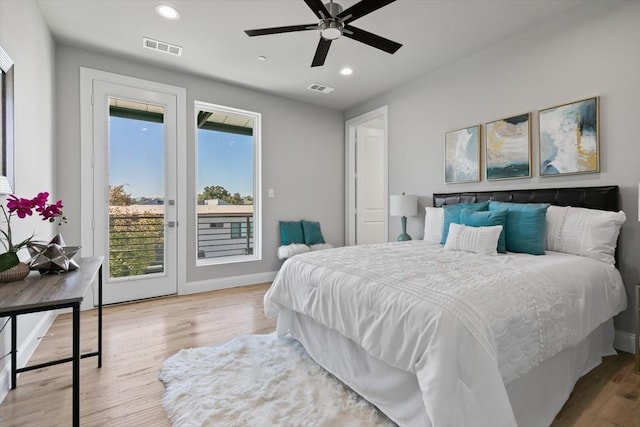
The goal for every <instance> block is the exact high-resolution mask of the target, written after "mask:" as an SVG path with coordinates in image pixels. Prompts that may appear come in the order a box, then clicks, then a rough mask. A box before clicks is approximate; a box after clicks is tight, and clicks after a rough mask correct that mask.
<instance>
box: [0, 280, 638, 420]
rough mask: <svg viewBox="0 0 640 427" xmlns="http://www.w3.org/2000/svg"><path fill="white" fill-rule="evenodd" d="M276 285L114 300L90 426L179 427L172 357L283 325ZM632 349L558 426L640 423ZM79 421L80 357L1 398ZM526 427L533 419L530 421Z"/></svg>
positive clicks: (586, 381)
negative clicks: (270, 312)
mask: <svg viewBox="0 0 640 427" xmlns="http://www.w3.org/2000/svg"><path fill="white" fill-rule="evenodd" d="M268 286H269V284H262V285H254V286H247V287H243V288H236V289H228V290H222V291H213V292H207V293H201V294H195V295H187V296H177V297H168V298H162V299H155V300H148V301H142V302H137V303H131V304H125V305H117V306H110V307H106V308H105V310H104V330H103V334H104V335H103V338H104V342H103V344H104V356H103V367H102V368H101V369H98V368H97V365H96V364H97V361H96V359H95V358H88V359H83V360H82V363H81V365H82V366H81V425H82V426H118V427H119V426H153V427H163V426H169V425H170V423H169V421H168V420H167V418H166V416H165V413H164V410H163V408H162V394H163V391H164V386H163V385H162V383H161V382H160V380H158V372H159V369H160V366H161V364H162V362H163V361H164V360H165V359H166V358H167V357H168V356H170V355H172V354H174V353H175V352H177V351H178V350H180V349H181V348H189V347H201V346H207V345H213V344H218V343H222V342H225V341H227V340H229V339H231V338H232V337H234V336H236V335H242V334H264V333H269V332H272V331H273V330H274V329H275V321H274V320H273V319H266V318H265V316H264V314H263V311H262V297H263V295H264V293H265V292H266V290H267V289H268ZM96 327H97V312H96V310H91V311H85V312H83V313H82V349H81V350H82V352H86V351H91V350H95V349H96V343H97V335H96ZM70 348H71V318H70V315H67V314H65V315H60V316H58V318H57V319H56V321H55V322H54V324H53V326H52V327H51V328H50V330H49V332H48V334H47V335H46V337H44V338H43V340H42V343H41V344H40V346H39V347H38V349H37V350H36V352H35V354H34V356H33V357H32V359H31V361H30V364H35V363H40V362H44V361H46V360H50V359H52V358H58V357H64V356H67V355H69V354H70ZM633 361H634V358H633V356H632V355H630V354H626V353H621V354H620V355H619V356H612V357H608V358H606V360H605V361H604V363H603V364H602V365H600V366H599V367H598V368H596V369H595V370H594V371H592V372H590V373H589V374H588V375H586V376H585V377H584V378H582V379H581V380H580V382H579V383H578V384H577V386H576V388H575V390H574V392H573V394H572V395H571V397H570V399H569V401H568V402H567V403H566V405H565V406H564V408H563V410H562V411H561V412H560V414H558V417H557V418H556V420H555V422H554V423H553V427H560V426H580V427H582V426H585V427H589V426H598V427H601V426H602V427H610V426H624V427H640V397H639V396H640V375H636V374H634V373H633ZM70 424H71V364H63V365H57V366H52V367H49V368H45V369H40V370H35V371H31V372H25V373H22V374H20V375H19V377H18V388H16V389H15V390H13V391H11V392H9V394H8V395H7V397H5V399H4V401H3V402H2V404H0V426H3V427H17V426H21V427H22V426H29V427H31V426H34V427H35V426H43V427H45V426H46V427H48V426H60V425H70ZM525 427H526V426H525Z"/></svg>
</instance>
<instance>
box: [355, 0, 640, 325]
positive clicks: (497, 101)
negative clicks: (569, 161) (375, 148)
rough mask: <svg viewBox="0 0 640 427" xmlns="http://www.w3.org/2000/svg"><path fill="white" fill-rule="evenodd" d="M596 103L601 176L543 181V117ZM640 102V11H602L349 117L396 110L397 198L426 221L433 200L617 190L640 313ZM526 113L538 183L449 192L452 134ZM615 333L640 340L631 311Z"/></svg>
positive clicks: (416, 232) (393, 170)
mask: <svg viewBox="0 0 640 427" xmlns="http://www.w3.org/2000/svg"><path fill="white" fill-rule="evenodd" d="M424 54H425V55H428V54H429V53H428V52H425V53H424ZM594 95H599V96H600V107H601V109H600V119H601V126H600V127H601V134H600V143H601V144H600V147H601V153H600V168H601V172H600V173H599V174H588V175H574V176H565V177H552V178H540V177H539V176H538V175H539V173H538V168H537V164H538V163H537V162H538V153H537V147H538V132H537V114H536V113H537V111H538V110H540V109H543V108H546V107H550V106H554V105H558V104H562V103H565V102H570V101H574V100H578V99H583V98H587V97H591V96H594ZM639 100H640V3H638V2H629V1H606V2H604V1H600V2H595V3H592V4H589V5H587V6H584V7H581V8H579V9H576V10H574V11H573V12H572V13H571V14H570V15H567V16H561V17H557V19H555V20H553V21H550V22H547V23H545V24H544V25H543V26H540V27H538V28H536V29H534V30H532V31H530V32H527V33H525V34H522V35H520V36H519V37H515V38H512V39H510V40H508V41H505V42H503V43H501V44H499V45H496V46H493V47H491V48H489V49H486V50H484V51H481V52H477V53H476V54H475V55H473V56H471V57H469V58H466V59H464V60H462V61H459V62H457V63H455V64H452V65H450V66H447V67H444V68H442V69H440V70H438V71H436V72H433V73H430V74H428V75H425V76H423V77H422V78H420V79H419V80H417V81H414V82H412V83H410V84H407V85H405V86H403V87H400V88H397V89H395V90H393V91H391V92H388V93H386V94H384V95H382V96H379V97H376V98H374V99H372V100H369V101H367V102H366V103H364V104H361V105H359V106H357V107H355V108H353V109H350V110H349V111H347V112H346V114H345V117H346V118H347V119H348V118H352V117H355V116H357V115H360V114H362V113H364V112H367V111H369V110H372V109H374V108H376V107H379V106H381V105H385V104H386V105H388V106H389V194H397V193H398V192H400V191H405V192H407V193H413V194H418V195H420V196H421V197H420V205H421V209H420V211H421V212H424V211H423V210H422V207H423V206H430V205H431V203H432V201H431V197H430V196H431V194H432V193H434V192H455V191H464V190H470V191H473V190H476V191H480V190H491V189H515V188H534V187H571V186H597V185H612V184H614V185H619V186H620V189H621V196H622V209H623V210H624V211H625V212H626V214H627V217H628V220H627V222H626V224H625V225H624V226H623V229H622V234H621V237H620V249H619V256H620V271H621V273H622V276H623V279H624V281H625V284H626V288H627V296H628V300H629V304H628V305H629V307H632V306H633V305H634V296H633V295H634V286H635V284H636V283H639V282H640V262H639V258H638V257H639V254H640V224H639V223H638V211H637V209H638V182H640V163H639V160H640V129H639V125H638V124H639V123H640V102H638V101H639ZM528 111H531V112H533V113H534V114H533V147H534V149H533V171H534V177H533V178H531V179H519V180H508V181H498V182H491V183H489V182H487V181H482V182H480V183H475V184H449V185H445V184H444V168H443V159H444V152H443V148H444V134H445V132H447V131H451V130H455V129H460V128H464V127H467V126H471V125H475V124H484V123H487V122H489V121H492V120H495V119H499V118H504V117H509V116H512V115H516V114H520V113H525V112H528ZM483 147H484V145H483ZM423 224H424V221H423V218H422V217H417V218H409V220H408V232H409V234H411V235H412V236H422V235H423ZM399 230H400V221H399V219H398V218H391V219H390V231H389V234H390V235H391V236H395V235H397V234H398V233H399ZM616 328H617V329H619V330H622V331H627V332H632V331H634V329H635V327H634V315H633V313H632V310H631V308H629V309H627V311H626V312H624V313H622V314H621V315H619V316H618V318H617V319H616Z"/></svg>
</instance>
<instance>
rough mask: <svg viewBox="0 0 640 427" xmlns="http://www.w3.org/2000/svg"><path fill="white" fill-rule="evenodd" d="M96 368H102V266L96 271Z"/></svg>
mask: <svg viewBox="0 0 640 427" xmlns="http://www.w3.org/2000/svg"><path fill="white" fill-rule="evenodd" d="M98 368H102V265H100V269H99V270H98Z"/></svg>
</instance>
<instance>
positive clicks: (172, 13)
mask: <svg viewBox="0 0 640 427" xmlns="http://www.w3.org/2000/svg"><path fill="white" fill-rule="evenodd" d="M156 12H158V15H160V16H162V17H163V18H167V19H180V12H178V9H176V8H175V7H173V6H169V5H167V4H160V5H158V6H156Z"/></svg>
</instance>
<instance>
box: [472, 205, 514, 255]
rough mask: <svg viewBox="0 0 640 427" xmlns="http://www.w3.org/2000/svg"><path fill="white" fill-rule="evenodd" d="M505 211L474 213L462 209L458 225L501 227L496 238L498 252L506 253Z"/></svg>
mask: <svg viewBox="0 0 640 427" xmlns="http://www.w3.org/2000/svg"><path fill="white" fill-rule="evenodd" d="M507 213H508V212H507V211H506V210H501V211H483V212H475V211H472V210H471V209H462V210H461V211H460V224H462V225H469V226H471V227H490V226H494V225H501V226H502V231H501V233H500V237H499V238H498V252H500V253H502V254H503V253H506V252H507V249H506V248H507V247H506V240H505V234H506V233H505V231H504V228H505V224H506V222H507Z"/></svg>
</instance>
